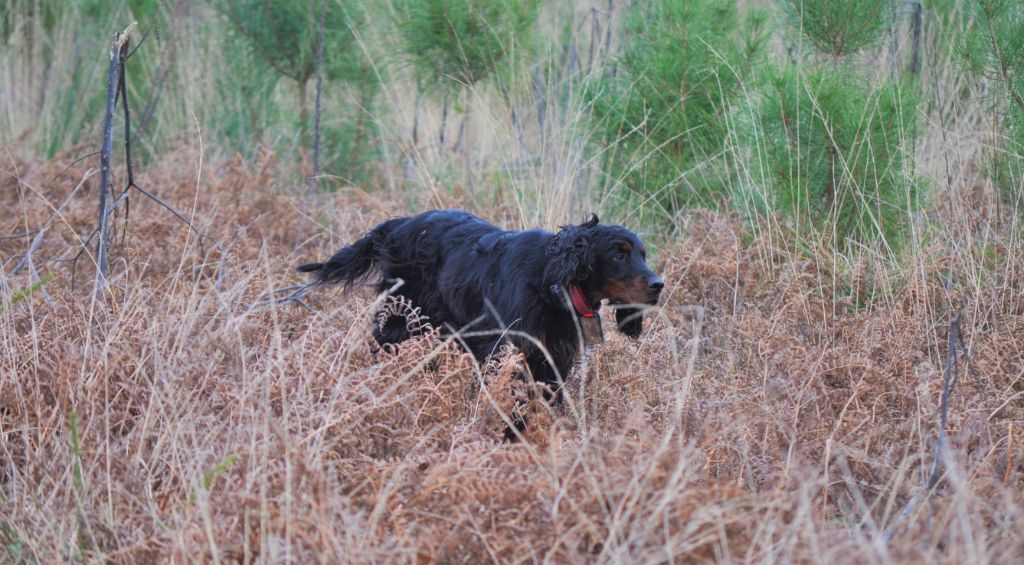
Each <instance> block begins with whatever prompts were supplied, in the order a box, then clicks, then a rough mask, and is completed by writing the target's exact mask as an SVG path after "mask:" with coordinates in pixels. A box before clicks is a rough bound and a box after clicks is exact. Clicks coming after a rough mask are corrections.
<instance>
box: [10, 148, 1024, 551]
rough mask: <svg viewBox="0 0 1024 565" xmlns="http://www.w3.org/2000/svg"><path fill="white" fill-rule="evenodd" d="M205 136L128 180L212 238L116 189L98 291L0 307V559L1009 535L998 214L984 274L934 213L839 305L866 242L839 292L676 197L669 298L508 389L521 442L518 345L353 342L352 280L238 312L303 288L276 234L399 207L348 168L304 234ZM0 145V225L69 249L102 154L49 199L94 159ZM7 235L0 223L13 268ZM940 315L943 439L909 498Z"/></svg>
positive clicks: (356, 226) (738, 226)
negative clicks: (974, 271)
mask: <svg viewBox="0 0 1024 565" xmlns="http://www.w3.org/2000/svg"><path fill="white" fill-rule="evenodd" d="M199 157H200V154H199V153H198V150H197V148H195V147H185V148H183V149H181V150H179V151H177V152H174V153H172V154H169V155H168V156H167V157H166V158H164V159H162V160H161V161H160V162H159V163H157V164H155V165H154V166H152V167H150V168H149V170H147V171H146V172H145V174H144V175H143V178H144V181H145V182H146V184H147V185H148V186H151V187H153V188H154V189H155V190H158V191H159V192H160V194H162V195H163V196H164V197H165V198H167V199H168V200H170V201H171V202H172V203H173V204H174V205H175V206H177V207H178V208H179V209H181V210H186V211H191V212H192V214H194V219H195V223H196V225H197V227H198V228H199V229H201V230H203V231H205V232H207V233H208V234H210V236H211V237H214V238H215V239H217V240H218V241H220V242H221V243H222V245H223V249H224V253H223V254H220V253H219V252H217V251H214V250H210V249H209V248H207V255H206V256H205V257H203V256H202V255H201V254H200V249H199V246H198V244H197V241H196V238H195V236H194V235H190V234H189V232H188V231H187V230H186V229H185V228H184V227H183V226H182V225H181V224H180V223H177V221H176V220H174V219H173V218H171V217H170V216H169V215H166V214H163V213H161V211H160V210H159V209H158V208H157V207H156V206H155V205H154V204H153V203H151V202H146V201H138V200H137V199H136V200H135V201H133V203H132V207H131V216H130V217H129V219H128V223H127V228H126V229H127V232H126V237H125V238H124V245H123V246H119V247H116V248H115V251H116V256H117V257H118V259H117V260H116V261H115V262H114V263H113V266H112V268H111V284H110V292H109V295H108V300H107V306H106V307H105V308H104V307H101V305H100V304H98V303H96V302H95V301H93V300H91V299H90V289H91V286H92V284H91V277H92V270H91V268H90V266H89V265H88V262H89V261H88V257H86V258H84V259H83V260H82V261H80V262H79V265H78V273H77V289H72V288H71V284H70V283H71V280H70V274H71V268H70V264H68V263H59V264H58V266H57V267H55V268H53V269H51V270H52V271H53V273H54V275H55V278H54V279H52V280H50V282H49V283H48V284H47V285H46V295H45V296H44V295H43V294H42V293H37V294H36V295H34V296H33V297H32V298H31V299H26V300H23V301H21V302H18V303H17V304H7V303H5V307H4V309H3V314H2V320H0V324H2V326H0V327H2V329H0V339H2V340H3V344H2V346H0V542H2V547H0V550H2V551H3V552H4V553H3V554H2V555H3V557H2V558H0V560H12V559H13V560H19V559H23V560H27V561H46V562H52V561H65V560H89V561H92V560H110V561H114V562H136V561H158V560H165V559H168V560H171V561H175V562H188V561H193V560H214V561H216V560H246V561H249V560H253V559H262V560H266V561H281V560H289V559H290V560H294V561H298V562H309V561H313V560H320V561H328V562H336V561H339V560H344V561H378V562H379V561H399V562H401V561H425V562H430V561H441V562H463V561H465V562H480V561H484V560H498V561H541V560H545V561H554V562H578V561H615V562H651V561H672V560H677V561H679V560H685V561H694V560H696V561H764V560H778V561H782V562H792V561H809V560H817V561H826V562H835V561H842V562H850V561H866V562H872V561H905V562H915V561H921V560H926V561H943V562H965V561H994V562H1010V561H1015V560H1018V559H1020V558H1021V557H1022V555H1024V534H1022V533H1021V520H1022V519H1024V516H1022V513H1024V495H1022V492H1024V440H1022V438H1021V437H1020V435H1021V428H1022V423H1024V403H1022V402H1021V396H1022V394H1024V378H1022V375H1024V352H1022V351H1021V344H1022V343H1024V311H1022V305H1021V301H1020V296H1019V289H1020V288H1021V281H1020V280H1019V279H1020V276H1021V275H1020V274H1019V269H1020V267H1019V265H1017V264H1016V260H1017V259H1016V258H1015V257H1014V256H1015V255H1016V254H1015V253H1012V252H1009V251H1007V249H1013V247H1012V246H1010V247H1006V246H1005V245H1002V244H1001V243H1000V241H1001V240H1000V239H999V237H995V236H993V244H992V246H991V248H992V249H993V250H992V252H991V253H992V256H991V257H989V258H987V260H989V261H994V262H999V264H1002V265H1004V267H1003V268H1002V269H1001V270H999V271H996V272H997V273H999V274H998V276H995V277H994V279H995V280H989V279H986V278H974V279H970V280H967V281H955V280H952V279H951V278H950V275H949V273H950V272H961V273H962V272H970V269H969V265H971V264H972V263H971V262H972V261H978V259H976V258H970V257H967V258H964V257H962V255H963V253H962V250H959V249H957V248H956V247H955V246H953V245H952V244H950V243H949V241H953V239H951V238H946V237H942V234H939V235H937V236H936V237H934V238H932V242H933V243H931V244H928V245H925V246H922V247H921V249H920V250H919V251H916V252H915V254H914V257H913V258H911V259H910V260H909V261H908V264H910V265H914V266H915V268H914V269H913V270H911V271H909V272H907V273H906V274H904V275H903V276H905V277H906V280H904V281H902V284H901V285H899V287H900V288H902V290H900V291H899V292H898V294H896V295H894V296H892V297H890V298H888V299H885V300H880V301H877V305H876V306H871V307H854V306H856V304H855V302H856V301H857V300H858V299H859V298H858V296H859V294H860V293H862V292H867V290H865V289H869V288H874V287H875V286H877V285H878V284H879V280H880V279H882V278H885V277H891V276H893V275H892V274H891V273H888V272H887V270H886V268H885V266H882V265H875V264H871V263H870V262H869V261H862V262H861V263H860V264H859V266H858V267H857V269H858V271H857V273H855V276H854V277H853V280H855V281H856V282H857V284H855V285H853V287H851V288H846V289H845V290H840V289H839V288H837V285H836V284H835V280H836V277H835V275H834V274H833V273H831V272H830V271H829V267H828V266H827V265H825V263H824V262H818V263H815V262H811V261H807V260H803V259H801V258H800V257H799V256H796V255H794V254H792V253H790V252H787V251H785V250H783V249H781V248H779V247H778V244H777V243H774V242H778V241H781V238H779V237H778V234H773V233H771V232H770V231H766V232H765V233H764V234H763V235H760V236H753V235H751V234H750V233H749V232H748V231H747V230H746V229H745V228H743V226H742V223H740V222H738V221H735V220H734V219H732V218H729V217H726V216H722V215H714V214H710V213H707V214H694V215H692V216H691V217H690V219H689V221H688V224H686V225H684V226H682V230H681V231H682V233H683V237H682V238H681V239H680V241H679V242H678V243H677V244H674V245H672V246H671V247H668V248H665V249H663V250H662V251H661V253H660V257H659V259H658V264H659V268H660V271H661V273H662V274H663V276H664V278H665V280H666V281H667V283H668V289H667V294H666V296H667V298H666V300H665V301H664V303H663V305H662V306H663V307H662V308H660V309H659V311H658V312H656V313H653V314H651V315H650V318H649V319H650V320H651V321H650V323H649V324H648V328H649V330H648V331H647V332H646V333H645V335H644V337H643V339H642V340H640V342H639V343H637V342H633V341H630V340H628V339H625V338H623V337H621V336H619V335H617V334H615V333H613V332H611V331H607V332H606V333H607V334H608V339H607V342H606V343H605V344H604V345H603V346H601V347H599V348H598V349H597V350H596V351H594V352H593V353H591V354H589V355H588V356H587V358H586V359H585V360H584V363H583V366H582V368H581V370H580V371H578V372H577V373H576V374H574V375H573V377H572V379H571V381H570V383H569V386H570V389H571V393H570V395H569V398H570V402H567V403H566V405H565V406H561V407H559V408H557V409H555V410H554V411H551V412H549V411H548V409H547V408H545V407H543V406H542V405H540V404H539V403H534V404H530V405H529V406H528V409H529V410H530V411H531V412H532V413H533V415H532V417H531V425H530V428H529V431H528V439H529V441H527V442H523V443H518V444H507V443H502V442H501V441H500V438H501V433H502V429H503V422H502V414H503V413H506V412H507V411H508V410H510V409H511V408H512V407H513V406H515V404H516V403H515V398H516V397H517V396H518V397H526V396H525V395H526V394H527V393H528V392H529V391H525V390H523V389H522V385H519V384H513V381H512V379H511V376H512V374H513V372H514V370H515V367H516V357H515V355H514V353H513V352H509V351H505V352H503V354H502V355H501V356H499V358H497V359H494V360H493V361H492V362H490V363H488V364H486V365H484V366H477V365H476V364H475V363H474V361H473V360H472V358H471V357H469V356H467V355H465V354H463V353H461V351H460V350H459V349H458V347H457V346H456V345H454V344H453V343H449V342H446V341H444V339H442V338H441V337H439V336H438V335H436V334H434V333H432V332H429V331H428V332H427V334H426V335H425V336H423V337H422V338H419V339H417V340H415V341H412V342H409V343H407V344H405V345H403V346H401V347H400V348H398V349H397V350H389V351H378V352H375V351H374V350H373V348H372V347H371V341H370V340H369V339H368V337H367V336H368V333H369V331H368V329H369V326H370V324H371V323H373V319H372V316H371V311H372V307H373V301H374V298H373V297H372V296H370V295H369V294H368V293H366V292H365V291H364V292H361V293H357V294H355V295H352V296H344V295H341V294H339V293H333V292H324V293H322V294H321V295H319V296H316V297H314V299H313V301H312V302H313V304H314V305H315V306H316V308H317V309H316V311H315V312H312V313H311V312H308V311H306V310H304V309H302V308H300V307H298V306H295V305H280V306H268V307H255V308H253V307H251V305H252V304H253V303H254V302H255V301H256V300H257V299H258V298H259V296H260V295H261V293H263V292H264V291H265V290H267V289H270V288H274V287H281V286H285V285H288V284H292V283H294V282H296V279H295V277H294V276H293V275H292V274H291V273H290V268H291V267H292V266H293V265H294V264H295V263H296V262H297V261H298V260H299V259H305V258H309V257H311V256H315V255H320V254H323V253H326V252H328V251H330V250H332V249H334V248H335V247H336V246H338V245H339V244H340V243H341V242H342V241H345V240H347V239H348V238H350V237H351V236H352V235H353V234H355V233H357V232H359V231H360V230H363V229H366V228H367V227H368V226H370V225H372V224H373V223H374V222H376V221H379V220H380V219H382V218H384V217H386V216H387V215H389V214H393V213H399V212H402V210H399V209H395V208H393V207H390V206H388V205H383V204H380V202H381V199H380V198H376V197H375V198H369V197H367V196H366V195H365V194H362V193H360V192H358V191H354V190H343V191H340V192H338V193H337V195H336V196H335V197H333V199H325V200H323V201H321V202H320V203H319V204H318V206H319V208H318V210H317V211H316V213H317V214H318V215H319V217H325V218H329V220H328V221H327V223H328V224H329V225H328V227H329V228H333V229H337V230H340V231H339V232H333V231H330V230H329V229H328V230H327V231H323V232H322V233H320V234H318V235H315V236H313V238H312V239H311V240H310V241H309V242H307V243H306V245H305V246H304V247H302V248H300V249H301V251H299V252H296V253H301V254H302V256H301V257H298V256H296V255H294V254H292V253H293V251H292V250H293V243H294V241H293V239H294V234H295V230H296V227H297V224H298V213H297V212H296V209H297V206H296V204H295V203H296V199H295V198H292V197H290V196H288V195H287V194H286V193H284V192H281V191H275V190H272V189H268V188H266V187H267V186H269V185H271V184H273V179H272V178H271V177H272V173H271V171H273V170H274V169H275V167H276V164H275V163H274V161H273V158H272V156H270V155H267V156H265V158H264V159H262V160H260V161H257V162H256V164H246V163H245V162H244V161H242V160H228V161H224V162H220V163H214V164H209V163H207V164H203V165H201V173H202V174H197V173H198V171H199V169H197V166H198V165H199V161H200V160H199ZM5 169H6V171H7V174H5V175H4V176H3V177H2V180H0V197H2V199H3V206H4V209H6V210H9V211H17V213H8V214H5V215H4V216H3V219H2V221H3V225H2V226H0V231H2V232H3V233H6V234H11V233H19V232H23V231H26V230H31V229H38V227H40V226H47V225H48V226H50V227H49V231H48V233H47V234H46V236H45V237H44V238H43V240H42V243H41V245H40V246H39V247H38V248H37V249H35V251H34V252H35V254H37V255H38V256H46V257H51V258H55V257H69V256H71V255H73V254H74V253H75V252H76V251H77V249H78V246H79V239H78V238H79V237H80V235H81V234H85V233H88V230H89V228H90V226H91V225H92V223H93V221H94V196H91V195H90V193H94V192H95V190H91V189H93V188H94V187H93V186H92V185H93V184H95V183H96V182H97V178H96V177H90V178H89V179H88V180H87V181H85V182H86V184H85V185H83V187H82V188H80V189H79V191H78V192H76V193H73V194H72V190H73V189H74V188H75V187H76V186H78V185H79V184H80V182H81V181H82V179H83V178H85V177H87V176H88V173H87V169H88V168H87V166H86V164H84V163H78V164H73V165H72V164H71V160H70V158H58V159H57V160H55V161H54V162H50V163H38V162H12V163H10V164H9V165H8V166H7V167H5ZM12 173H16V174H12ZM65 201H67V202H68V204H67V206H65V207H64V208H63V209H62V210H61V212H60V213H59V214H55V212H54V208H56V207H59V206H60V205H61V203H62V202H65ZM450 204H452V205H460V204H462V203H460V202H458V201H455V202H450ZM950 206H955V207H958V208H957V210H958V211H959V213H962V212H963V211H964V210H966V209H967V208H965V207H962V206H961V204H958V203H957V202H956V201H955V199H954V200H953V201H952V202H951V204H950ZM948 213H950V214H953V212H948ZM123 220H124V218H123V216H119V217H118V221H117V224H118V226H119V229H122V226H123V225H124V224H122V222H123ZM1001 229H1002V232H1000V233H1008V230H1009V228H1001ZM117 239H118V241H120V235H119V236H118V238H117ZM25 241H26V238H25V237H22V238H8V239H3V240H0V249H2V253H3V256H4V257H5V261H13V259H12V258H14V257H17V256H19V255H22V254H24V253H25V250H26V243H25ZM8 270H9V267H8V269H5V271H8ZM990 278H992V277H990ZM28 281H29V279H28V277H27V275H26V274H24V273H22V274H19V276H16V277H8V278H6V279H5V281H4V282H5V284H6V286H7V287H8V288H13V289H17V288H22V287H24V286H26V285H27V284H28ZM4 295H5V296H10V292H8V291H5V292H4ZM958 311H959V312H962V313H963V315H964V318H965V323H964V327H963V333H964V334H965V335H964V341H963V344H962V346H963V349H964V354H963V356H961V361H960V364H959V367H960V370H959V372H958V380H957V382H956V383H955V388H954V391H953V394H952V399H951V402H950V409H949V426H948V427H949V449H948V450H947V451H946V455H947V457H945V458H944V459H945V461H944V463H945V465H944V470H945V472H944V475H943V478H942V481H941V482H940V483H939V486H938V487H937V489H935V490H934V492H931V493H928V492H926V489H925V485H926V484H927V475H928V473H929V472H930V470H931V465H932V461H933V458H934V456H935V444H936V436H937V433H938V426H939V423H938V422H939V400H940V396H941V390H942V384H943V378H942V377H943V371H944V368H945V358H946V354H947V343H946V340H947V334H948V331H949V322H950V318H951V317H952V315H953V314H954V313H955V312H958ZM609 330H610V328H609Z"/></svg>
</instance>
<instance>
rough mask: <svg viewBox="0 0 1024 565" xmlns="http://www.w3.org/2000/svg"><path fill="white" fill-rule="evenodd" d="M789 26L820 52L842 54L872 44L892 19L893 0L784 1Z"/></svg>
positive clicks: (868, 46) (887, 27) (893, 10)
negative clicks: (801, 34)
mask: <svg viewBox="0 0 1024 565" xmlns="http://www.w3.org/2000/svg"><path fill="white" fill-rule="evenodd" d="M785 5H786V11H787V13H788V15H789V17H790V23H791V26H792V27H793V28H794V29H797V30H799V31H800V32H802V33H803V35H804V37H805V38H807V40H808V41H810V42H811V44H812V45H814V48H815V49H816V50H817V51H818V52H820V53H824V54H827V55H831V56H833V57H842V56H844V55H850V54H852V53H856V52H858V51H861V50H862V49H866V48H871V47H874V46H875V45H876V44H877V43H878V40H879V38H881V36H882V34H883V33H885V32H886V31H888V30H889V28H890V26H891V25H892V22H893V16H894V13H895V4H894V3H893V1H892V0H785Z"/></svg>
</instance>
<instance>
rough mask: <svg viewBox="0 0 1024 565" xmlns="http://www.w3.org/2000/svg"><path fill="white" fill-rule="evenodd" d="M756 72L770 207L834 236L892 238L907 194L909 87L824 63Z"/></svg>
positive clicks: (912, 102) (913, 98)
mask: <svg viewBox="0 0 1024 565" xmlns="http://www.w3.org/2000/svg"><path fill="white" fill-rule="evenodd" d="M766 74H767V76H766V80H765V84H766V90H765V96H764V101H763V103H762V107H761V112H760V124H759V131H758V134H759V136H760V140H761V141H762V144H763V152H762V157H763V160H764V163H763V170H765V171H766V172H767V173H768V175H769V179H768V181H769V184H770V186H771V187H772V189H773V190H772V196H773V197H774V204H775V206H776V208H777V209H778V210H780V211H782V212H783V213H784V214H786V215H788V216H790V217H792V218H794V219H795V220H796V221H797V222H798V223H799V224H800V225H809V226H812V227H814V228H816V229H819V230H821V229H831V228H833V227H834V229H835V233H834V235H835V238H836V240H837V242H839V244H840V245H844V244H846V243H848V242H849V240H857V241H862V242H864V241H872V240H877V239H879V238H884V240H885V241H886V242H888V243H889V244H890V245H892V246H895V245H897V244H898V243H899V241H900V238H901V235H902V231H903V229H904V225H905V220H906V218H907V216H908V210H913V209H915V208H916V200H917V197H916V183H915V182H914V179H912V178H909V177H908V175H907V174H906V173H905V169H906V168H908V165H909V163H908V161H909V155H908V154H907V152H906V149H905V147H904V144H905V141H906V140H912V139H914V137H915V136H916V134H917V112H916V108H917V104H918V94H917V93H916V90H915V89H914V88H913V87H912V86H909V85H906V84H902V83H900V82H892V81H890V82H885V83H882V84H880V85H877V86H869V85H868V84H867V82H866V81H864V80H862V79H859V78H858V77H856V76H854V75H851V74H849V73H844V72H839V71H836V70H833V69H831V68H823V69H819V70H816V71H813V72H812V73H810V74H807V75H805V74H803V73H802V72H800V70H798V69H796V68H794V67H786V68H782V69H772V70H770V71H769V72H768V73H766Z"/></svg>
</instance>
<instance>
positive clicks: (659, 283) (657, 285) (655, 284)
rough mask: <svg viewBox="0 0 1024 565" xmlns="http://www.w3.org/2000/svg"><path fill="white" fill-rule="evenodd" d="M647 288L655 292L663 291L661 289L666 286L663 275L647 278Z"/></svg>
mask: <svg viewBox="0 0 1024 565" xmlns="http://www.w3.org/2000/svg"><path fill="white" fill-rule="evenodd" d="M647 288H648V289H650V290H652V291H654V292H661V289H663V288H665V281H663V280H661V277H654V278H651V279H647Z"/></svg>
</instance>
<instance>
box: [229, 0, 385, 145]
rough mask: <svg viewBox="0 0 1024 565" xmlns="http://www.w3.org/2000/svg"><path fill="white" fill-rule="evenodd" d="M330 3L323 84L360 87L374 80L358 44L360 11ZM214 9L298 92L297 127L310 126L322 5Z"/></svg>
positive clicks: (258, 1)
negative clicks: (311, 85)
mask: <svg viewBox="0 0 1024 565" xmlns="http://www.w3.org/2000/svg"><path fill="white" fill-rule="evenodd" d="M322 1H326V2H327V12H326V16H325V18H324V79H325V80H344V81H351V82H357V81H360V80H368V79H372V78H373V77H374V75H373V73H367V72H366V66H367V64H368V62H367V61H366V60H365V57H364V56H363V51H362V49H361V48H360V47H359V45H358V44H357V42H356V38H355V35H354V34H353V31H352V30H353V29H357V28H358V27H359V26H360V25H361V24H362V18H361V12H360V11H359V10H357V9H354V8H353V6H352V3H351V2H349V1H345V2H339V1H337V0H322ZM214 5H215V6H216V8H217V9H218V10H219V11H220V12H221V13H222V14H224V15H225V16H226V17H227V19H228V21H229V22H231V24H232V26H233V27H234V29H235V30H236V31H237V33H238V34H239V35H240V36H242V37H243V38H245V40H246V41H247V42H248V43H249V45H250V47H251V48H252V50H253V52H254V53H255V54H256V55H257V56H259V57H260V58H261V59H263V60H264V61H265V62H266V63H267V65H269V67H270V69H272V70H273V71H274V72H276V73H278V74H280V75H282V76H284V77H287V78H290V79H292V80H293V81H295V84H296V85H297V87H298V96H299V122H300V124H301V125H302V127H303V128H305V127H307V126H308V117H309V110H308V102H307V98H308V96H307V94H306V92H307V90H308V85H309V81H310V79H311V78H313V77H314V76H315V75H316V66H317V42H318V38H319V15H320V2H319V1H317V2H308V1H301V2H298V1H296V2H266V1H264V0H215V2H214Z"/></svg>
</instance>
